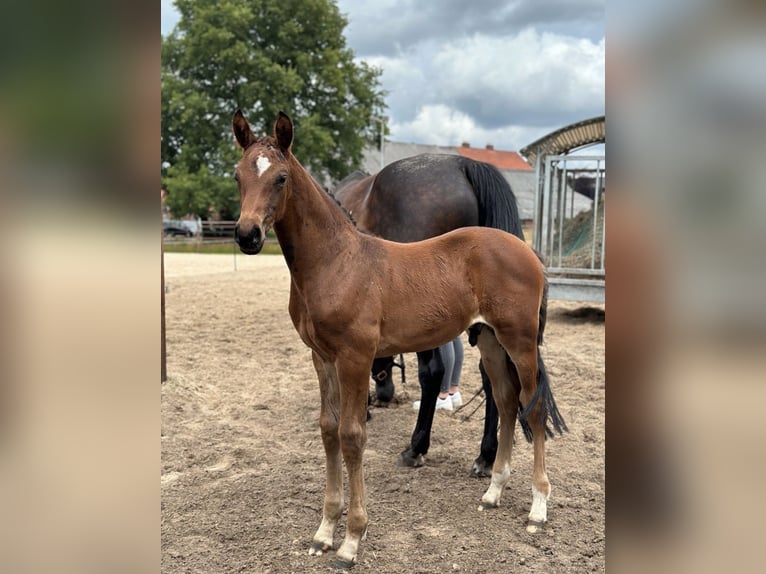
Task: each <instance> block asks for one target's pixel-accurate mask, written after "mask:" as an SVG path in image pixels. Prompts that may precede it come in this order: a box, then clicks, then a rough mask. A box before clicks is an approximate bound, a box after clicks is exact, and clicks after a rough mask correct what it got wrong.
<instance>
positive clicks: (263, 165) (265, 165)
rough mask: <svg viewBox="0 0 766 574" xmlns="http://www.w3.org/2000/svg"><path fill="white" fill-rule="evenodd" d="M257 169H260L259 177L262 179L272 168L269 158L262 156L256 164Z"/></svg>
mask: <svg viewBox="0 0 766 574" xmlns="http://www.w3.org/2000/svg"><path fill="white" fill-rule="evenodd" d="M255 167H256V168H257V169H258V177H260V176H262V175H263V174H264V173H266V170H267V169H269V168H270V167H271V162H270V161H269V158H267V157H266V156H265V155H263V154H261V155H259V156H258V159H257V160H256V162H255Z"/></svg>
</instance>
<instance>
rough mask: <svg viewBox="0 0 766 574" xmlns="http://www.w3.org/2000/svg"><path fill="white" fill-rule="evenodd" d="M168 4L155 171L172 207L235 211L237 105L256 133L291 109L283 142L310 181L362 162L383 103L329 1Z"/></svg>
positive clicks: (189, 0)
mask: <svg viewBox="0 0 766 574" xmlns="http://www.w3.org/2000/svg"><path fill="white" fill-rule="evenodd" d="M175 3H176V6H177V8H178V10H179V12H180V15H181V18H180V21H179V23H178V25H177V26H176V28H175V30H173V32H172V33H171V34H170V35H169V36H167V37H165V38H163V39H162V175H163V180H164V181H165V183H166V186H167V188H168V191H169V192H170V193H169V195H168V200H167V201H168V205H169V206H170V208H171V209H172V210H173V212H174V213H175V214H176V215H182V214H185V213H195V214H197V215H199V216H201V217H206V216H207V213H208V208H209V207H214V208H215V209H216V210H217V211H219V212H220V213H221V215H222V216H223V217H229V218H231V217H235V216H236V215H237V211H238V203H239V201H238V200H239V197H238V194H237V189H236V186H235V185H234V183H233V180H232V179H231V172H232V171H233V166H234V163H235V162H236V159H237V156H238V154H239V153H240V152H239V151H238V150H237V148H236V146H235V144H234V140H233V136H232V134H231V117H232V115H233V113H234V111H236V110H237V109H241V110H242V112H243V113H244V114H245V117H246V118H247V119H248V121H249V122H250V125H251V126H252V127H253V131H254V132H255V133H256V134H258V133H262V134H264V135H265V134H270V133H271V128H272V126H273V122H274V120H275V118H276V117H277V113H278V112H279V111H280V110H282V111H284V112H286V113H287V114H289V115H290V116H291V117H292V120H293V122H294V124H295V127H296V140H295V145H294V149H293V151H294V153H295V155H296V156H297V157H298V158H299V159H300V161H301V162H302V163H303V164H304V165H305V166H306V167H307V168H308V169H309V170H310V171H311V172H312V174H313V175H314V176H315V177H317V178H318V179H320V181H321V180H322V179H324V178H327V177H329V178H331V179H340V178H342V177H344V176H345V175H347V174H348V173H349V172H351V171H352V170H353V169H355V168H357V167H358V166H359V165H360V163H361V158H362V149H363V147H364V146H365V144H367V143H368V142H369V143H371V144H374V143H375V142H376V141H377V137H376V136H377V135H378V131H377V129H378V127H377V126H378V125H379V124H378V123H377V121H376V120H375V117H376V116H379V115H381V114H382V113H383V109H384V106H385V104H384V93H383V91H382V90H381V89H380V83H379V76H380V73H381V72H380V70H379V69H377V68H374V67H371V66H368V65H367V64H366V63H364V62H356V61H354V54H353V52H352V51H351V50H350V49H349V48H348V47H347V46H346V41H345V38H344V36H343V30H344V28H345V27H346V24H347V20H346V18H345V17H344V16H343V15H341V14H340V12H339V10H338V7H337V5H336V3H335V2H334V0H176V2H175Z"/></svg>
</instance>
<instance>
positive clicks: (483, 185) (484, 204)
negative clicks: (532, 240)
mask: <svg viewBox="0 0 766 574" xmlns="http://www.w3.org/2000/svg"><path fill="white" fill-rule="evenodd" d="M461 160H462V161H461V167H462V169H463V173H464V174H465V177H466V179H467V180H468V183H470V184H471V187H472V188H473V191H474V193H475V194H476V202H477V203H478V206H479V225H480V226H482V227H494V228H495V229H502V230H503V231H507V232H508V233H512V234H513V235H515V236H516V237H518V238H519V239H524V231H523V230H522V228H521V218H520V217H519V207H518V205H517V203H516V196H515V195H514V194H513V191H512V190H511V186H510V185H509V184H508V182H507V181H506V180H505V178H504V177H503V174H501V173H500V172H499V171H498V170H497V168H496V167H495V166H493V165H490V164H488V163H484V162H481V161H476V160H472V159H469V158H467V157H461Z"/></svg>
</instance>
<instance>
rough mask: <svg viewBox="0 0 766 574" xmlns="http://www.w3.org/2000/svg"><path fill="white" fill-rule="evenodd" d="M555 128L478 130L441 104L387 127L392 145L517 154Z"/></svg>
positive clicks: (459, 114) (474, 125) (464, 115)
mask: <svg viewBox="0 0 766 574" xmlns="http://www.w3.org/2000/svg"><path fill="white" fill-rule="evenodd" d="M557 127H559V126H533V127H530V126H524V125H506V126H502V127H499V128H490V129H487V128H482V127H481V126H479V125H477V123H476V122H475V121H474V120H473V118H471V117H470V116H469V115H467V114H465V113H463V112H461V111H460V110H457V109H454V108H450V107H449V106H446V105H444V104H435V105H425V106H421V107H419V108H418V110H417V113H416V115H415V117H414V118H413V119H412V120H411V121H406V122H400V121H396V120H394V121H392V122H391V123H390V124H389V128H390V129H391V139H392V140H394V141H403V142H418V143H424V144H434V145H445V146H446V145H451V146H459V145H461V144H462V143H463V142H468V143H470V144H471V146H472V147H484V146H485V145H487V144H492V145H494V146H495V148H496V149H506V150H518V149H520V148H521V147H523V146H524V145H526V144H528V143H530V142H532V141H534V140H536V139H537V138H539V137H542V136H543V135H545V134H547V133H550V132H551V131H553V130H554V129H556V128H557Z"/></svg>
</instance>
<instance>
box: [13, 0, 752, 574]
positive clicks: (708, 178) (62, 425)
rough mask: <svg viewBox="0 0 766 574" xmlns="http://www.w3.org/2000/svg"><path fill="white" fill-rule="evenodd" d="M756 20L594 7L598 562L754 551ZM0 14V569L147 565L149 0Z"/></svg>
mask: <svg viewBox="0 0 766 574" xmlns="http://www.w3.org/2000/svg"><path fill="white" fill-rule="evenodd" d="M558 4H559V3H558V2H552V3H551V5H552V6H553V7H554V8H555V5H558ZM599 4H600V3H599ZM765 25H766V9H764V5H763V3H762V2H755V1H753V2H746V1H743V0H734V1H729V2H723V1H714V0H698V1H691V0H684V1H681V2H673V3H669V2H656V1H650V2H643V3H634V2H625V1H615V2H610V4H609V10H608V17H607V30H608V37H609V41H608V49H607V72H606V81H607V102H608V103H607V116H608V120H607V134H608V139H609V155H610V160H611V164H612V175H611V176H610V177H611V181H612V185H611V188H612V189H613V190H615V191H614V192H613V193H612V194H611V197H612V199H611V200H610V205H609V208H608V210H607V212H608V214H609V224H608V225H607V234H608V236H609V237H610V239H609V249H608V251H607V254H606V258H607V269H608V270H609V273H608V275H609V285H608V287H607V301H608V307H609V319H608V322H607V356H608V365H607V373H608V380H609V392H608V400H607V429H608V432H607V437H608V438H607V469H608V472H607V484H608V495H607V497H608V498H607V514H608V520H607V525H608V527H607V568H608V570H609V571H610V572H612V571H614V572H648V571H652V572H664V571H668V572H670V571H672V572H708V571H710V572H713V571H720V570H721V569H734V568H738V569H742V570H744V571H756V570H759V569H757V566H758V564H759V562H760V558H761V557H760V547H759V542H760V539H761V538H762V537H761V536H760V533H761V532H762V529H761V528H759V524H758V522H759V514H760V512H761V510H762V509H763V508H762V506H763V503H762V502H761V497H760V496H759V495H758V494H757V493H758V492H759V487H760V486H761V485H762V476H763V470H764V466H765V465H764V449H763V446H762V445H763V444H764V440H763V439H764V438H766V421H764V416H763V405H765V404H766V400H764V399H766V396H764V395H766V392H764V385H763V378H764V376H763V372H764V366H766V365H764V362H766V359H765V358H764V352H763V351H764V342H765V341H766V338H765V337H764V334H765V331H766V304H764V303H765V302H764V293H766V280H765V279H766V277H764V274H765V273H766V266H764V264H763V263H764V257H766V256H765V255H764V247H763V246H764V235H765V234H766V226H765V225H764V224H763V217H764V214H765V213H766V210H765V209H764V206H765V205H766V195H765V194H764V170H765V168H764V165H766V163H765V162H764V159H763V158H764V157H766V155H765V153H764V152H766V137H764V136H765V135H766V130H765V128H766V74H764V72H763V66H764V62H766V34H765V33H764V32H765V29H764V27H765ZM0 30H2V33H1V34H0V38H2V40H0V41H1V42H2V43H3V50H0V54H2V56H0V62H2V63H1V64H0V69H1V70H2V74H1V75H0V77H2V81H1V82H0V223H1V225H0V297H1V298H0V333H2V335H1V336H2V350H1V351H0V432H1V433H2V434H1V435H0V493H1V494H0V509H2V510H1V511H0V516H2V518H0V529H1V530H0V570H2V571H3V572H45V571H54V570H55V571H56V572H69V571H71V572H80V573H82V572H103V571H111V572H121V571H131V572H136V571H143V570H149V569H156V566H157V561H158V559H159V520H158V508H159V502H160V501H159V490H158V486H157V470H158V465H159V440H158V428H159V405H158V400H157V398H158V396H159V381H158V380H157V379H158V366H159V359H160V348H159V342H160V333H159V301H158V298H157V290H158V282H159V281H158V279H159V275H160V233H161V232H160V213H158V211H159V210H158V204H157V190H158V189H157V188H158V187H159V186H160V184H161V180H160V173H158V168H160V169H162V166H160V165H158V164H159V163H160V162H159V161H158V158H160V154H161V149H160V148H161V139H160V134H161V122H160V117H161V102H160V76H161V70H160V18H159V13H158V7H157V5H156V4H152V5H149V4H148V3H145V2H140V3H131V4H130V5H127V4H125V3H118V2H98V3H96V2H87V1H86V2H68V3H63V4H62V3H53V2H43V1H32V2H25V3H20V2H11V3H10V4H9V5H8V6H7V7H6V8H5V9H4V17H3V19H2V23H1V24H0ZM370 129H371V130H373V131H374V125H373V126H371V127H370ZM375 133H376V132H375Z"/></svg>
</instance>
